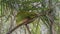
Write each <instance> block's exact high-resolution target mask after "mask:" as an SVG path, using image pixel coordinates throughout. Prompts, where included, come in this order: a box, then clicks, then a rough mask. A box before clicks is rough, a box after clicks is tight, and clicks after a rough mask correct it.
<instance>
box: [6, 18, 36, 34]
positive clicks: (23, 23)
mask: <svg viewBox="0 0 60 34" xmlns="http://www.w3.org/2000/svg"><path fill="white" fill-rule="evenodd" d="M35 19H36V18H34V19H29V18H26V19H24V20H23V22H22V23H21V24H19V25H18V26H16V27H15V28H13V29H11V30H10V31H8V32H7V34H11V33H12V32H13V31H15V30H16V29H17V28H19V27H20V26H22V25H26V24H29V23H30V22H32V21H33V20H35Z"/></svg>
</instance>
